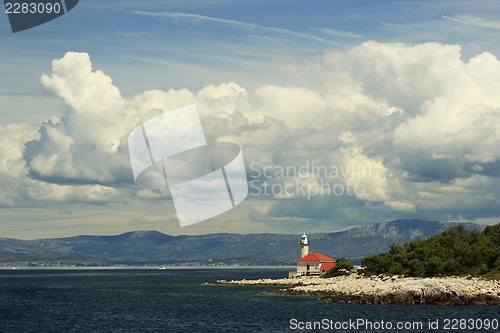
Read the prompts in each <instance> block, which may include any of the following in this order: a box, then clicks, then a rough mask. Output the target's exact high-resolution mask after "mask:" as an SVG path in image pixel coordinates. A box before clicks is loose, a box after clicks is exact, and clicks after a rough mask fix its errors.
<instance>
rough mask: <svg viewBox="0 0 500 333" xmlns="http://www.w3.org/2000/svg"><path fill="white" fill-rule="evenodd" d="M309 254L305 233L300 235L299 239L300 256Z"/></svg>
mask: <svg viewBox="0 0 500 333" xmlns="http://www.w3.org/2000/svg"><path fill="white" fill-rule="evenodd" d="M308 254H309V241H308V240H307V236H306V234H303V235H302V239H301V240H300V257H301V258H304V257H305V256H307V255H308Z"/></svg>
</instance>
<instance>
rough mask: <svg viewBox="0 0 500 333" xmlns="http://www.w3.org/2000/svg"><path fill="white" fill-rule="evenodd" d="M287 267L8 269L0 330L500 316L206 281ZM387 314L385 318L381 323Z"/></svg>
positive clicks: (0, 297)
mask: <svg viewBox="0 0 500 333" xmlns="http://www.w3.org/2000/svg"><path fill="white" fill-rule="evenodd" d="M286 275H287V271H286V270H284V269H168V270H151V269H114V270H110V269H108V270H15V271H14V270H10V271H7V270H3V271H0V331H1V332H174V333H175V332H187V333H193V332H307V331H310V332H314V331H316V332H326V331H329V332H475V331H485V332H487V331H488V330H484V329H483V330H477V329H471V326H469V328H467V329H460V327H459V326H460V323H457V329H456V330H454V329H449V330H445V329H444V325H445V320H446V319H477V320H479V321H476V322H477V323H478V324H479V323H482V324H485V323H486V320H492V319H496V320H500V307H498V306H496V307H495V306H489V307H470V306H468V307H440V306H424V305H420V306H397V305H357V304H335V303H328V302H324V301H320V300H318V299H317V298H315V297H307V296H282V295H272V294H267V293H264V292H266V291H269V290H272V289H273V287H255V286H220V285H206V284H205V282H212V281H215V280H217V279H243V278H246V279H254V278H266V277H270V278H279V277H285V276H286ZM294 319H295V320H296V321H293V320H294ZM291 320H292V324H291ZM330 320H331V321H332V322H330ZM357 320H365V323H366V324H365V326H357V327H355V328H353V326H351V327H350V328H349V327H345V328H344V329H342V328H341V327H340V326H337V328H338V329H336V328H335V326H334V324H333V323H335V322H337V323H338V324H337V325H340V324H339V323H348V322H349V321H351V322H354V321H357ZM429 320H431V321H432V322H436V320H438V325H439V327H438V329H429V327H428V324H429ZM314 321H323V322H325V321H329V323H330V324H329V325H330V326H328V327H326V326H323V327H322V328H327V329H326V330H325V329H317V330H305V329H304V330H300V329H298V328H299V327H302V326H301V325H304V327H307V326H306V325H308V322H314ZM381 321H384V324H385V325H386V326H384V327H381V326H380V325H381ZM397 322H410V323H416V322H421V323H422V325H423V326H422V327H423V329H419V328H418V326H415V327H416V329H407V330H397V329H396V328H395V327H393V328H392V330H391V329H388V328H387V326H388V323H391V324H392V325H396V323H397ZM368 323H371V324H372V327H371V328H370V327H369V326H366V325H369V324H368ZM310 325H313V323H310ZM345 325H346V324H344V326H345ZM376 325H379V326H378V327H377V326H376ZM407 325H410V324H407ZM414 325H417V324H414ZM474 325H476V324H474ZM434 327H435V326H434ZM449 327H450V328H452V322H450V325H449ZM476 327H477V326H476ZM292 328H297V329H292ZM318 328H319V327H318ZM499 330H500V329H497V330H491V329H490V330H489V332H498V331H499Z"/></svg>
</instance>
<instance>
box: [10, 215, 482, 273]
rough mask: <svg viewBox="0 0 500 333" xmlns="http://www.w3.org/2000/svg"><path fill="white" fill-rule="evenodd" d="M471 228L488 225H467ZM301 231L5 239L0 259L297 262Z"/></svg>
mask: <svg viewBox="0 0 500 333" xmlns="http://www.w3.org/2000/svg"><path fill="white" fill-rule="evenodd" d="M456 224H457V223H450V222H438V221H423V220H397V221H391V222H385V223H375V224H370V225H366V226H361V227H355V228H352V229H349V230H345V231H340V232H334V233H316V234H309V235H308V237H309V241H310V251H314V252H322V253H324V254H326V255H329V256H332V257H334V258H342V257H346V258H349V259H351V260H354V261H356V262H360V261H361V258H362V257H364V256H365V255H369V254H376V253H381V252H385V251H387V250H388V249H389V247H390V245H391V244H393V243H396V244H402V243H404V242H407V241H411V240H415V239H423V238H428V237H431V236H433V235H437V234H439V233H441V232H442V231H444V230H445V229H447V228H449V227H451V226H454V225H456ZM465 227H466V229H479V230H482V229H484V227H483V226H480V225H477V224H472V223H466V224H465ZM300 236H301V235H300V234H246V235H241V234H207V235H195V236H170V235H165V234H162V233H160V232H157V231H134V232H127V233H124V234H121V235H115V236H75V237H67V238H52V239H37V240H29V241H24V240H17V239H5V238H3V239H2V238H0V263H3V264H5V263H8V262H10V263H15V262H18V263H19V262H25V263H29V262H32V261H44V262H49V263H50V264H52V263H53V262H54V261H57V260H63V261H64V263H66V264H68V263H73V264H74V263H75V262H76V263H78V260H81V261H82V262H84V263H86V264H91V265H107V264H115V263H134V262H135V263H152V262H158V263H189V262H191V263H195V264H204V263H216V262H224V263H229V264H230V263H238V264H257V265H258V264H267V265H270V264H294V262H295V259H298V257H299V255H300V248H299V244H298V242H299V240H300Z"/></svg>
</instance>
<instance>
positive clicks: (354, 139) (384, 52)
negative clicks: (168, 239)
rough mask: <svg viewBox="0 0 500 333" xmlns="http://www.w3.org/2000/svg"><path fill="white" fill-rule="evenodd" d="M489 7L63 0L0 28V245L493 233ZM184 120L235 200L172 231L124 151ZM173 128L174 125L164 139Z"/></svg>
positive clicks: (495, 31) (499, 98)
mask: <svg viewBox="0 0 500 333" xmlns="http://www.w3.org/2000/svg"><path fill="white" fill-rule="evenodd" d="M499 15H500V4H497V3H496V2H493V1H439V2H436V1H319V0H308V1H305V0H303V1H294V0H290V1H269V0H266V1H259V0H257V1H255V0H254V1H246V0H243V1H225V0H221V1H197V0H192V1H190V0H182V1H180V0H179V1H175V0H174V1H168V2H160V1H147V0H146V1H127V0H120V1H115V0H109V1H97V0H81V1H80V2H79V4H78V5H77V6H76V7H75V8H74V9H73V10H71V11H70V12H68V13H67V14H65V15H63V16H62V17H60V18H58V19H56V20H53V21H51V22H48V23H46V24H43V25H41V26H38V27H34V28H32V29H29V30H26V31H22V32H18V33H12V31H11V29H10V26H9V22H8V19H7V16H6V14H5V13H3V12H2V13H0V44H1V45H2V46H1V52H0V189H1V190H2V191H1V192H0V237H12V238H21V239H35V238H49V237H63V236H73V235H79V234H87V235H89V234H92V235H104V234H118V233H122V232H127V231H132V230H158V231H161V232H164V233H168V234H173V235H179V234H205V233H216V232H236V233H261V232H277V233H297V234H298V233H303V232H308V233H310V232H333V231H337V230H343V229H346V228H349V227H353V226H359V225H365V224H369V223H375V222H385V221H390V220H395V219H405V218H422V219H427V220H440V221H472V222H476V223H482V224H495V223H498V222H499V221H500V190H499V188H500V186H499V185H500V149H499V147H500V95H499V94H498V91H500V60H498V58H499V57H500V43H499V42H500V39H499V36H500V23H498V22H499V20H498V17H499ZM191 104H194V105H196V108H197V110H198V113H199V115H200V121H201V125H202V127H203V129H204V132H205V136H206V139H207V141H209V142H231V143H235V144H237V145H239V146H240V148H241V152H242V155H243V158H244V161H245V165H246V170H247V182H248V188H249V195H248V196H247V198H246V199H245V200H244V201H243V202H242V203H241V204H239V205H238V206H236V207H235V208H233V209H231V210H229V211H227V212H226V213H224V214H221V215H219V216H217V217H214V218H211V219H208V220H206V221H204V222H201V223H196V224H193V225H191V226H187V227H180V225H179V221H178V218H177V215H176V211H175V207H174V204H173V200H172V196H171V194H170V193H169V191H161V190H151V189H144V188H140V187H138V186H137V185H136V184H135V182H134V178H133V174H132V170H131V166H130V160H129V153H128V146H127V136H128V134H129V133H130V131H131V130H132V129H134V128H135V127H136V126H137V124H138V123H140V122H141V119H144V117H146V116H148V115H149V114H151V112H157V111H158V110H160V111H162V112H168V111H171V110H175V109H177V108H181V107H183V106H187V105H191ZM179 126H183V125H182V124H180V125H179Z"/></svg>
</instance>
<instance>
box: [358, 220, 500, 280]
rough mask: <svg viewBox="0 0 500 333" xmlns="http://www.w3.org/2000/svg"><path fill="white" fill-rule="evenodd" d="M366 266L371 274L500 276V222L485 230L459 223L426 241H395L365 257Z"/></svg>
mask: <svg viewBox="0 0 500 333" xmlns="http://www.w3.org/2000/svg"><path fill="white" fill-rule="evenodd" d="M363 266H364V271H365V272H366V273H368V274H390V275H404V276H415V277H434V276H451V275H471V276H475V277H477V276H483V277H489V278H495V279H500V224H497V225H493V226H488V227H486V228H485V229H484V231H482V232H481V231H478V230H472V231H467V230H466V229H465V227H464V226H463V225H459V226H457V227H453V228H450V229H448V230H446V231H444V232H443V233H441V234H440V235H437V236H434V237H431V238H428V239H425V240H416V241H412V242H408V243H405V244H403V245H397V244H393V245H391V247H390V250H389V252H387V253H382V254H378V255H372V256H368V257H365V258H364V260H363Z"/></svg>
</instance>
